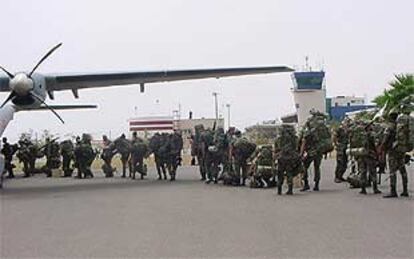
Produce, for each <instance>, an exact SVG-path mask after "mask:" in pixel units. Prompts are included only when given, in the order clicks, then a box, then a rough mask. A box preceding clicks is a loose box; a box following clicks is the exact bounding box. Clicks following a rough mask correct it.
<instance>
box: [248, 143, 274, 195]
mask: <svg viewBox="0 0 414 259" xmlns="http://www.w3.org/2000/svg"><path fill="white" fill-rule="evenodd" d="M250 172H251V181H250V187H251V188H265V187H275V186H276V179H275V161H274V159H273V147H272V146H271V145H265V146H262V147H260V148H259V150H258V151H257V152H256V153H255V154H254V156H253V159H252V167H251V169H250Z"/></svg>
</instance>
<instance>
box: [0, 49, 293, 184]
mask: <svg viewBox="0 0 414 259" xmlns="http://www.w3.org/2000/svg"><path fill="white" fill-rule="evenodd" d="M61 46H62V43H59V44H57V45H56V46H54V47H53V48H52V49H50V50H49V51H48V52H47V53H46V54H45V55H44V56H43V57H42V58H41V59H40V60H39V62H37V64H36V65H35V66H34V68H33V69H32V70H31V71H30V72H19V73H16V74H13V73H11V72H9V71H8V70H7V69H5V68H4V67H2V66H0V70H1V71H3V72H4V73H5V75H6V76H1V75H0V92H10V93H9V95H8V97H7V98H6V100H4V102H3V104H2V105H1V106H0V137H1V136H2V135H3V133H4V131H5V130H6V127H7V125H8V124H9V122H10V121H11V120H13V117H14V114H15V113H16V112H20V111H36V110H50V111H51V112H53V114H54V115H55V116H56V117H57V118H58V119H59V120H60V121H61V122H62V123H64V121H63V119H62V117H60V116H59V114H58V113H57V112H56V111H57V110H72V109H91V108H96V107H97V106H96V105H48V104H47V103H46V102H45V100H46V97H49V99H51V100H54V92H55V91H64V90H68V91H72V93H73V96H74V97H75V98H76V99H77V98H79V90H80V89H86V88H99V87H113V86H119V85H139V86H140V91H141V92H144V91H145V85H146V84H148V83H159V82H172V81H182V80H193V79H205V78H217V79H219V78H222V77H231V76H245V75H254V74H268V73H280V72H292V71H294V70H293V69H291V68H289V67H286V66H269V67H239V68H214V69H191V70H166V71H142V72H118V73H84V74H41V73H36V71H37V69H38V68H39V66H40V65H41V64H42V63H43V62H44V61H45V60H46V59H48V58H49V56H50V55H52V54H53V53H54V52H55V51H56V50H57V49H58V48H60V47H61ZM3 168H4V158H3V156H2V155H0V174H1V176H0V178H1V179H2V172H3V170H2V169H3ZM1 182H2V181H1ZM0 188H1V183H0Z"/></svg>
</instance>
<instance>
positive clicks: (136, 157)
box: [131, 132, 148, 179]
mask: <svg viewBox="0 0 414 259" xmlns="http://www.w3.org/2000/svg"><path fill="white" fill-rule="evenodd" d="M147 154H148V146H147V144H146V143H145V142H144V140H143V139H141V138H139V137H138V135H137V132H134V133H132V140H131V170H132V179H135V173H139V174H140V175H141V179H144V176H146V175H147V166H146V165H145V164H144V158H145V157H146V156H147Z"/></svg>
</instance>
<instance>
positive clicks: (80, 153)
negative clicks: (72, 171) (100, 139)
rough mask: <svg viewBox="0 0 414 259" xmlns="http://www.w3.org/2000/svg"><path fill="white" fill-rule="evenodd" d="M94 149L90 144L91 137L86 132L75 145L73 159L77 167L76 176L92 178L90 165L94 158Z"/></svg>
mask: <svg viewBox="0 0 414 259" xmlns="http://www.w3.org/2000/svg"><path fill="white" fill-rule="evenodd" d="M95 155H96V154H95V151H94V150H93V148H92V145H91V137H90V136H89V135H87V134H83V135H82V140H80V141H79V142H77V145H76V146H75V160H76V166H77V168H78V176H77V178H82V177H84V178H88V177H90V178H92V177H93V173H92V171H91V165H92V162H93V160H95Z"/></svg>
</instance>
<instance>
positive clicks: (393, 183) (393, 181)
mask: <svg viewBox="0 0 414 259" xmlns="http://www.w3.org/2000/svg"><path fill="white" fill-rule="evenodd" d="M390 186H391V192H390V193H389V194H387V195H385V196H384V198H397V197H398V194H397V176H396V175H391V176H390Z"/></svg>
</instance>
